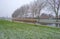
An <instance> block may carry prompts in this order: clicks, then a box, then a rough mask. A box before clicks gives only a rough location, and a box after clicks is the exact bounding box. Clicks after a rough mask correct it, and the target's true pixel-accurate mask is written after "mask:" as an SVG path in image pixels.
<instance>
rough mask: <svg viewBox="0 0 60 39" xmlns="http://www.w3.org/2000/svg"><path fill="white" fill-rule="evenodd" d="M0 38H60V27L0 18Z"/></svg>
mask: <svg viewBox="0 0 60 39" xmlns="http://www.w3.org/2000/svg"><path fill="white" fill-rule="evenodd" d="M0 39H60V29H59V28H55V27H48V26H42V25H37V26H35V25H34V24H27V23H18V22H10V21H6V20H0Z"/></svg>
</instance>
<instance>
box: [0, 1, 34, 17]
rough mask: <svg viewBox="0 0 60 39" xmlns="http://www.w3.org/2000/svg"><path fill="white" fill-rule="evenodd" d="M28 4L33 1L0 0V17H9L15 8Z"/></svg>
mask: <svg viewBox="0 0 60 39" xmlns="http://www.w3.org/2000/svg"><path fill="white" fill-rule="evenodd" d="M30 2H33V0H0V17H7V16H8V17H11V15H12V13H13V12H14V11H15V10H16V9H17V8H19V7H21V6H22V5H24V4H29V3H30Z"/></svg>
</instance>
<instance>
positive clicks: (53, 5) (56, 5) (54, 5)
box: [47, 0, 60, 27]
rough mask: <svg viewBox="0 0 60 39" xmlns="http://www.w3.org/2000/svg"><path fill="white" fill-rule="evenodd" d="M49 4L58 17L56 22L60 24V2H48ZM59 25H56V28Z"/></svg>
mask: <svg viewBox="0 0 60 39" xmlns="http://www.w3.org/2000/svg"><path fill="white" fill-rule="evenodd" d="M47 1H48V4H49V5H50V8H52V10H53V12H54V13H55V15H56V22H58V13H59V8H60V0H47ZM57 26H58V24H56V27H57Z"/></svg>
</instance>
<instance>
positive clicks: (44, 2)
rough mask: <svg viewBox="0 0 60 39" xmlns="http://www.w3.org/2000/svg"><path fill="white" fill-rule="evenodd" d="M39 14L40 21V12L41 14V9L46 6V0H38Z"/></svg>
mask: <svg viewBox="0 0 60 39" xmlns="http://www.w3.org/2000/svg"><path fill="white" fill-rule="evenodd" d="M36 3H37V14H38V17H37V18H38V22H39V21H40V14H41V10H42V9H43V8H45V6H46V0H43V1H42V0H37V2H36Z"/></svg>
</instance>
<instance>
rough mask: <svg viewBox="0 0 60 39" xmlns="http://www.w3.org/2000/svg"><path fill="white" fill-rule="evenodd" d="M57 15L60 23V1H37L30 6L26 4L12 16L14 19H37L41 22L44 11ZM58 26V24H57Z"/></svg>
mask: <svg viewBox="0 0 60 39" xmlns="http://www.w3.org/2000/svg"><path fill="white" fill-rule="evenodd" d="M45 8H46V9H47V11H50V12H52V13H51V14H53V13H54V14H55V17H56V18H57V19H56V22H58V15H59V11H60V0H35V1H34V2H32V3H30V4H26V5H23V6H21V7H20V8H18V9H16V10H15V11H14V13H13V14H12V17H13V18H17V17H28V16H30V17H33V18H34V17H37V18H38V22H39V20H40V14H41V11H42V10H43V9H45ZM56 26H58V24H56Z"/></svg>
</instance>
